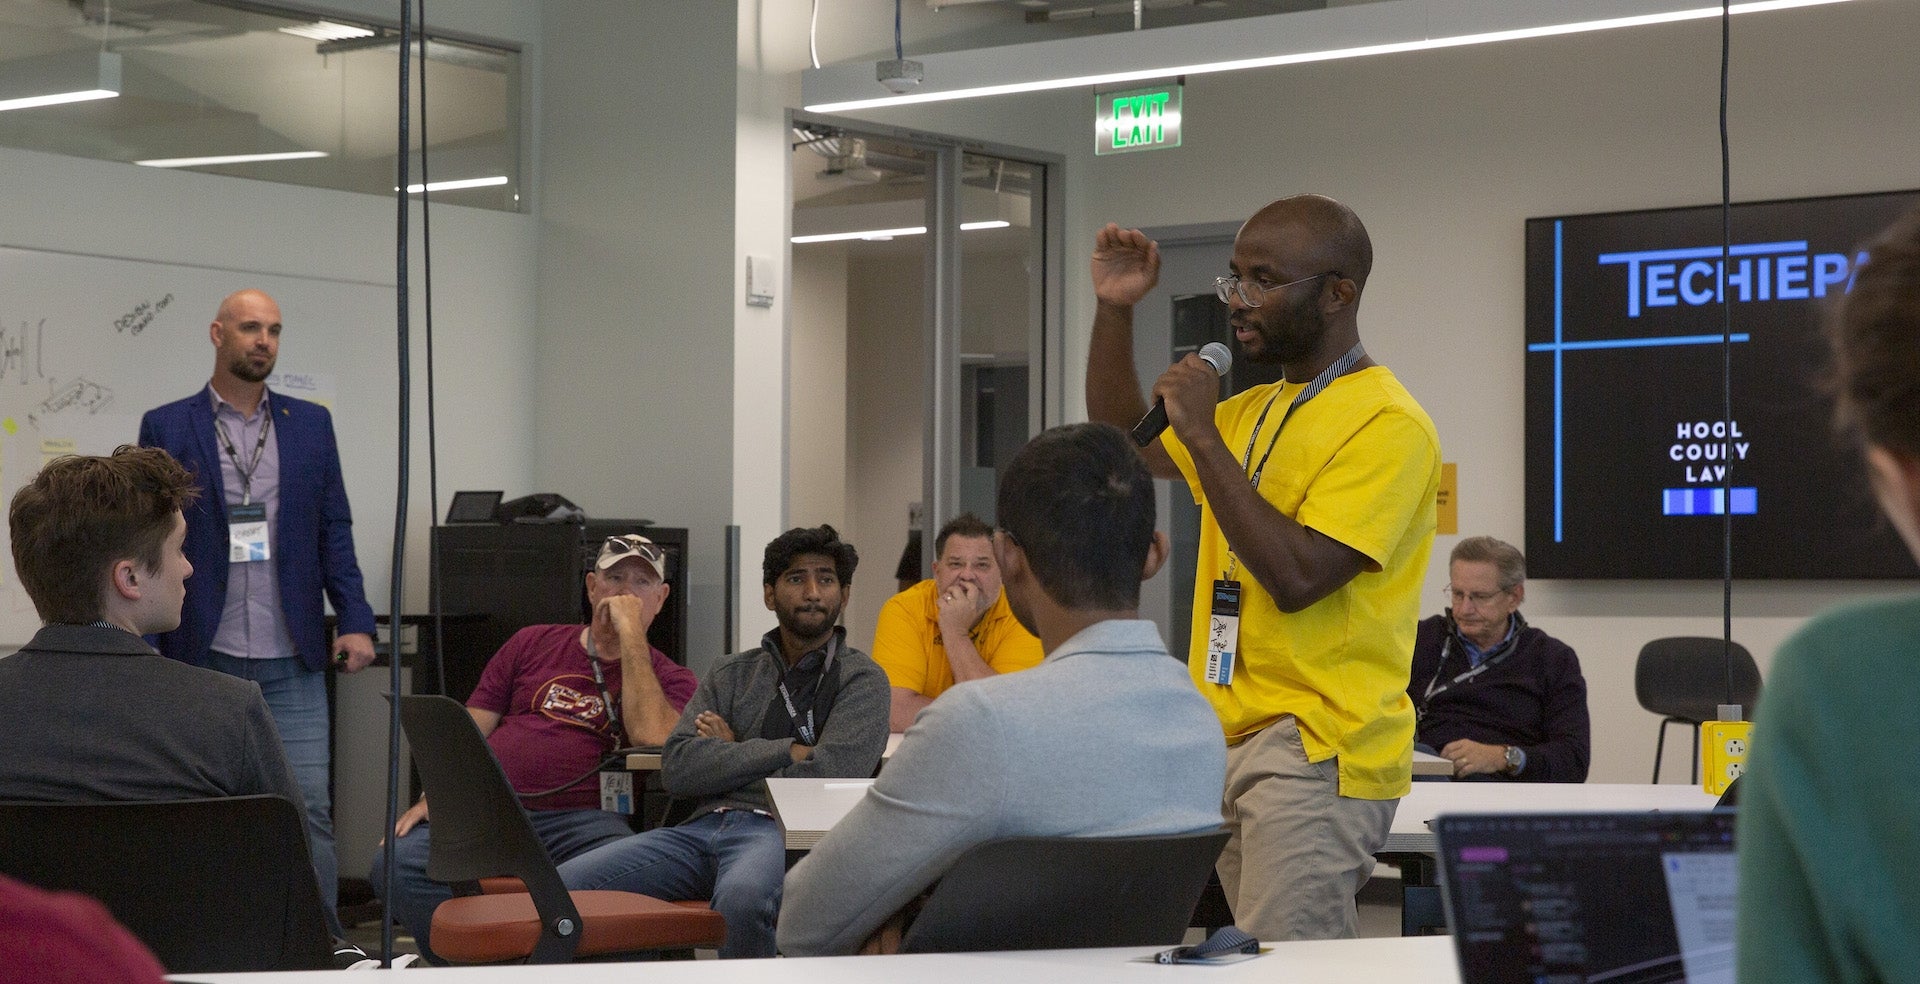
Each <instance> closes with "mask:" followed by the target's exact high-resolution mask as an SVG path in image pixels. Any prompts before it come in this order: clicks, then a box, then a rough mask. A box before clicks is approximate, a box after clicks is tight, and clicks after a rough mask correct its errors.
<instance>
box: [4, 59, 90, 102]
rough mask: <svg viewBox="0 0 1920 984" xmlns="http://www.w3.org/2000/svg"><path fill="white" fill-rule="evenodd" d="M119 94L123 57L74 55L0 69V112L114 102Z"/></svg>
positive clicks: (26, 61) (34, 60)
mask: <svg viewBox="0 0 1920 984" xmlns="http://www.w3.org/2000/svg"><path fill="white" fill-rule="evenodd" d="M119 94H120V56H119V55H118V54H117V53H114V52H108V51H102V52H100V53H99V54H98V55H97V56H96V57H89V56H86V55H75V54H70V53H68V54H60V55H47V56H42V57H39V58H25V59H21V60H19V61H16V62H11V63H9V64H7V65H5V66H0V112H6V111H7V110H10V109H32V108H34V107H36V106H58V105H60V104H62V103H74V102H88V101H90V100H94V99H112V98H113V97H115V96H118V95H119Z"/></svg>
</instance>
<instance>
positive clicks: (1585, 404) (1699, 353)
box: [1526, 191, 1920, 580]
mask: <svg viewBox="0 0 1920 984" xmlns="http://www.w3.org/2000/svg"><path fill="white" fill-rule="evenodd" d="M1915 205H1920V191H1909V192H1886V193H1880V194H1867V195H1846V196H1835V197H1827V198H1802V199H1792V200H1786V201H1770V202H1751V203H1744V204H1739V205H1735V206H1734V207H1733V210H1732V217H1731V227H1732V237H1731V242H1732V249H1731V257H1730V260H1729V262H1728V264H1727V266H1728V270H1727V273H1726V275H1725V276H1724V277H1723V276H1722V275H1721V272H1720V268H1721V265H1722V261H1721V246H1722V235H1721V213H1720V208H1719V206H1717V205H1713V206H1700V207H1695V208H1669V209H1654V210H1647V211H1638V212H1611V213H1606V214H1598V215H1568V216H1554V217H1548V218H1537V219H1528V220H1527V246H1526V263H1527V292H1526V305H1527V308H1526V336H1527V338H1526V414H1527V423H1526V472H1527V493H1526V552H1527V568H1528V574H1529V576H1531V577H1539V578H1616V579H1643V580H1644V579H1689V578H1718V577H1720V576H1721V571H1722V553H1723V551H1722V537H1723V527H1724V523H1725V522H1726V520H1725V518H1724V514H1725V511H1726V510H1727V509H1728V508H1729V506H1730V508H1731V511H1732V513H1733V520H1732V526H1733V537H1732V551H1731V552H1732V558H1733V573H1734V576H1735V577H1740V578H1777V579H1826V578H1907V577H1913V576H1915V575H1916V574H1920V569H1917V568H1916V565H1915V564H1914V561H1913V558H1912V557H1911V556H1910V555H1909V554H1908V553H1907V551H1906V549H1905V548H1904V547H1903V545H1902V544H1901V542H1900V539H1899V536H1898V534H1896V533H1895V532H1894V531H1893V529H1892V527H1891V526H1889V525H1888V524H1887V523H1886V521H1885V520H1884V519H1883V518H1882V517H1881V516H1880V513H1879V511H1878V509H1877V508H1876V507H1875V504H1874V500H1873V497H1872V494H1871V493H1870V492H1869V491H1868V490H1867V487H1866V479H1865V473H1864V471H1863V470H1862V465H1861V461H1860V456H1859V453H1858V451H1857V449H1856V448H1854V447H1853V446H1852V444H1851V442H1850V441H1849V440H1848V439H1845V438H1841V437H1839V436H1837V435H1836V434H1835V433H1834V431H1833V429H1832V426H1831V424H1830V420H1831V416H1832V414H1831V411H1832V405H1831V402H1830V401H1829V399H1828V398H1827V397H1826V396H1825V395H1824V394H1823V392H1822V389H1821V378H1822V375H1823V373H1824V372H1825V371H1826V367H1827V365H1828V357H1827V353H1826V347H1825V343H1824V341H1823V339H1822V337H1821V334H1820V326H1821V322H1822V320H1823V319H1824V318H1826V317H1828V316H1829V314H1830V312H1831V310H1832V307H1833V304H1834V303H1835V302H1836V301H1837V300H1838V299H1839V298H1840V297H1841V296H1842V295H1843V294H1844V293H1845V292H1846V290H1847V287H1848V285H1849V284H1850V282H1851V278H1852V275H1853V271H1854V269H1855V268H1856V267H1857V266H1858V265H1859V263H1860V262H1861V261H1863V260H1864V258H1865V257H1864V254H1863V253H1862V252H1861V248H1862V246H1863V244H1865V243H1866V242H1868V241H1869V240H1871V239H1872V238H1873V236H1874V235H1876V234H1877V233H1878V232H1879V231H1880V230H1881V229H1882V228H1884V227H1886V226H1887V225H1888V224H1889V223H1891V222H1892V221H1893V220H1894V219H1895V218H1896V217H1898V216H1899V215H1900V214H1901V213H1902V212H1904V211H1906V210H1908V209H1910V208H1913V207H1914V206H1915ZM1723 281H1724V284H1723ZM1723 289H1724V290H1725V291H1727V292H1728V293H1729V294H1730V296H1731V297H1732V298H1733V304H1732V339H1733V341H1732V342H1731V344H1723V341H1722V327H1723V322H1722V315H1721V306H1720V296H1721V291H1722V290H1723ZM1723 360H1728V361H1730V366H1731V376H1732V413H1731V414H1728V413H1727V412H1725V402H1724V399H1723V395H1722V383H1721V380H1722V368H1723ZM1723 469H1724V470H1723ZM1729 479H1730V481H1731V494H1728V491H1727V488H1726V486H1727V485H1728V482H1729Z"/></svg>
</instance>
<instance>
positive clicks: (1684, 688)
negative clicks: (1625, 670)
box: [1633, 636, 1760, 724]
mask: <svg viewBox="0 0 1920 984" xmlns="http://www.w3.org/2000/svg"><path fill="white" fill-rule="evenodd" d="M1729 646H1731V647H1732V657H1731V658H1732V673H1733V700H1732V701H1731V703H1735V704H1739V705H1740V706H1741V708H1742V710H1743V711H1744V712H1745V713H1746V715H1747V719H1748V720H1752V719H1753V705H1754V702H1755V701H1756V700H1758V699H1759V697H1760V667H1759V666H1758V665H1756V664H1755V663H1754V661H1753V655H1752V654H1750V653H1748V652H1747V647H1745V646H1742V645H1740V644H1739V643H1737V642H1735V643H1727V642H1725V641H1723V640H1720V639H1716V638H1712V637H1708V636H1670V637H1668V638H1665V639H1655V640H1653V641H1652V642H1649V643H1647V644H1646V645H1645V646H1642V647H1640V660H1639V662H1638V663H1636V664H1635V666H1634V671H1633V689H1634V693H1635V694H1636V695H1637V696H1638V697H1639V698H1640V706H1641V707H1644V708H1646V709H1647V710H1649V711H1652V712H1653V713H1655V714H1658V715H1661V716H1662V717H1671V718H1680V719H1682V720H1685V721H1691V722H1693V723H1695V724H1698V723H1699V722H1701V721H1712V720H1715V716H1716V715H1717V714H1718V713H1719V707H1720V705H1721V704H1725V703H1729V701H1728V700H1727V673H1728V647H1729Z"/></svg>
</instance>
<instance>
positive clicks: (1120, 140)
mask: <svg viewBox="0 0 1920 984" xmlns="http://www.w3.org/2000/svg"><path fill="white" fill-rule="evenodd" d="M1183 88H1185V87H1184V86H1181V85H1177V84H1176V85H1170V86H1167V85H1162V86H1155V87H1153V88H1151V89H1128V90H1125V91H1123V92H1102V93H1100V94H1099V95H1098V96H1096V97H1095V98H1096V99H1098V101H1099V102H1098V109H1097V110H1096V112H1095V114H1094V120H1093V130H1094V138H1093V152H1094V153H1096V154H1126V153H1131V152H1133V151H1136V150H1159V149H1160V148H1162V147H1178V146H1180V92H1181V90H1182V89H1183Z"/></svg>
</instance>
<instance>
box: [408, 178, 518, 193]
mask: <svg viewBox="0 0 1920 984" xmlns="http://www.w3.org/2000/svg"><path fill="white" fill-rule="evenodd" d="M506 183H507V176H506V175H504V174H496V175H494V176H493V177H490V178H462V179H460V180H458V181H429V182H427V183H426V184H410V185H408V186H407V194H409V195H418V194H420V193H421V192H423V191H459V190H460V189H462V188H491V187H493V186H494V185H503V184H506Z"/></svg>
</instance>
